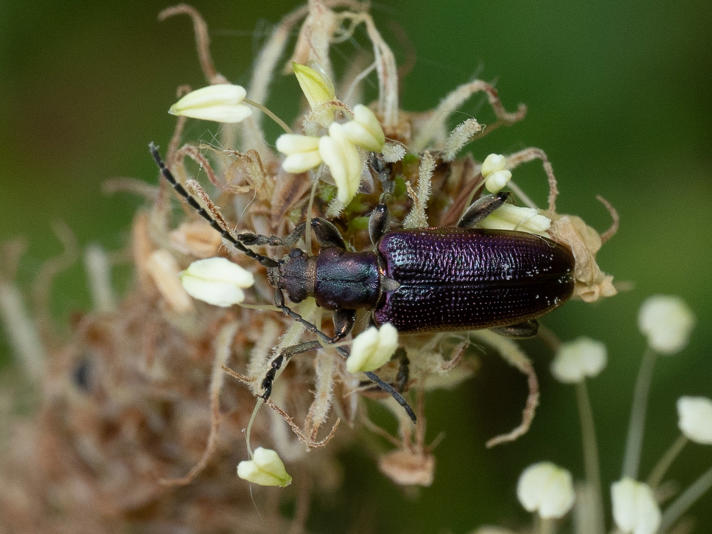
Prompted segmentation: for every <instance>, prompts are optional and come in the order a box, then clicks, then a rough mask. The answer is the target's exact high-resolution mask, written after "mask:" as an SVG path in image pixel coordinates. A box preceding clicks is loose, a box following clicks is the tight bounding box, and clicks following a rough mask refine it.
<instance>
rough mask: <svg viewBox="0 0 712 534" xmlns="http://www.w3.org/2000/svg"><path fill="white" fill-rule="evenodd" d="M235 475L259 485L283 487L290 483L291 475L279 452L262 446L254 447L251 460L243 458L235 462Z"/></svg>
mask: <svg viewBox="0 0 712 534" xmlns="http://www.w3.org/2000/svg"><path fill="white" fill-rule="evenodd" d="M237 476H239V477H240V478H242V479H244V480H247V481H248V482H253V483H255V484H259V485H260V486H279V487H281V488H284V487H285V486H289V485H290V484H291V483H292V477H291V476H290V475H289V473H287V470H286V469H285V467H284V462H282V459H281V458H280V457H279V454H277V453H276V452H275V451H273V450H272V449H265V448H263V447H257V449H255V453H254V454H253V455H252V460H243V461H242V462H240V463H239V464H237Z"/></svg>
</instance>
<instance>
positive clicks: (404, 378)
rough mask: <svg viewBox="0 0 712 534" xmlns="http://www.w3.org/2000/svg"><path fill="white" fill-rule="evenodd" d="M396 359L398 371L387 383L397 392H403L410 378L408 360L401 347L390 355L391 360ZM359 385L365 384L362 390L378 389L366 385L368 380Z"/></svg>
mask: <svg viewBox="0 0 712 534" xmlns="http://www.w3.org/2000/svg"><path fill="white" fill-rule="evenodd" d="M396 359H397V360H398V372H397V373H396V378H395V380H394V381H393V382H392V383H389V385H390V386H391V387H393V389H395V390H396V391H397V392H399V393H403V392H404V391H405V389H406V386H408V380H410V360H409V359H408V354H407V353H406V351H405V349H404V348H403V347H398V349H397V350H396V352H395V354H394V355H393V356H392V357H391V360H396ZM361 385H365V386H366V389H365V390H364V391H377V390H378V389H380V388H377V387H374V386H371V387H368V382H362V383H361Z"/></svg>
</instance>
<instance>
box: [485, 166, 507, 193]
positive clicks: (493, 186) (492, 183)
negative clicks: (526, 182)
mask: <svg viewBox="0 0 712 534" xmlns="http://www.w3.org/2000/svg"><path fill="white" fill-rule="evenodd" d="M511 179H512V172H511V171H508V170H503V171H497V172H493V173H492V174H490V175H489V176H488V177H487V178H486V179H485V188H486V189H487V191H489V192H490V193H496V192H497V191H500V190H502V189H504V188H505V187H506V186H507V184H508V183H509V181H510V180H511Z"/></svg>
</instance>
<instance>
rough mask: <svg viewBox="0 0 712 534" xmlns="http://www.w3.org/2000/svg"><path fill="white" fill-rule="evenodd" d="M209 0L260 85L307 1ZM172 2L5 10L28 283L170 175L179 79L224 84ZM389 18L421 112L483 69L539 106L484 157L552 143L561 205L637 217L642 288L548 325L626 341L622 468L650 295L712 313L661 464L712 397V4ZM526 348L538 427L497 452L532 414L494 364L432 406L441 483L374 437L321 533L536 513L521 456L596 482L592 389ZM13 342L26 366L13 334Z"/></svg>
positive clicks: (632, 245) (630, 226)
mask: <svg viewBox="0 0 712 534" xmlns="http://www.w3.org/2000/svg"><path fill="white" fill-rule="evenodd" d="M195 5H196V7H198V8H199V9H200V10H201V12H202V13H203V15H204V16H205V18H206V20H207V22H208V24H209V27H210V30H211V36H212V42H213V46H212V50H213V54H214V57H215V61H216V64H217V66H218V70H219V71H220V72H222V73H223V74H224V75H226V76H227V77H228V78H229V79H230V80H231V81H234V82H236V83H246V82H247V80H248V76H249V72H250V69H251V66H252V62H253V58H254V56H255V53H256V51H257V50H258V49H259V45H260V43H261V42H262V41H263V40H264V37H265V32H266V30H267V29H268V28H269V24H271V23H273V22H275V21H277V20H278V19H279V17H280V16H281V15H282V14H284V13H285V12H287V11H288V10H289V9H291V8H292V7H293V6H294V5H296V4H295V3H293V2H265V3H262V5H261V6H260V7H259V10H258V8H257V7H256V6H257V3H247V2H241V3H236V2H198V3H196V4H195ZM163 7H166V2H164V1H161V2H156V1H153V0H151V1H145V2H136V1H134V2H106V3H86V2H81V3H80V2H77V1H76V0H71V1H69V2H62V3H58V2H48V1H39V2H29V3H28V2H3V3H1V4H0V20H2V21H3V22H2V24H3V30H2V32H0V65H1V67H2V73H3V82H2V83H1V84H0V97H1V98H0V106H1V108H0V109H2V112H1V113H0V116H2V117H3V120H2V121H0V160H2V162H3V165H2V169H1V170H0V173H2V174H1V176H0V180H1V183H2V201H1V202H2V209H1V210H0V228H1V231H0V239H3V240H5V239H8V238H10V237H14V236H20V235H22V236H25V237H26V238H27V239H28V241H29V243H30V248H29V251H28V253H27V254H26V256H25V258H24V261H23V264H22V272H21V275H20V280H21V282H22V283H24V284H25V285H26V284H28V283H29V281H30V280H31V277H32V275H33V273H35V272H36V271H37V269H38V268H39V266H40V265H41V264H42V262H43V261H44V260H46V259H47V258H48V257H50V256H51V255H54V254H56V253H58V251H59V249H60V246H59V243H58V241H57V239H56V238H55V237H54V236H53V235H52V234H51V230H50V223H51V222H52V221H55V220H58V219H61V220H63V221H65V222H66V223H67V224H68V225H69V226H70V227H71V228H72V229H73V230H74V232H76V235H77V237H78V239H79V241H80V243H81V244H82V245H83V246H84V245H86V244H88V243H92V242H98V243H101V244H102V245H104V246H106V247H108V248H110V249H116V248H119V247H120V246H122V245H123V244H124V243H126V240H127V230H128V227H129V221H130V219H131V214H132V213H133V211H134V210H135V209H136V208H137V207H138V206H139V202H140V201H139V200H137V199H135V198H132V197H131V196H129V195H125V194H116V195H113V196H105V195H103V194H102V193H101V183H102V181H103V180H104V179H106V178H108V177H113V176H135V177H140V178H141V179H144V180H146V181H150V182H154V181H155V180H156V179H157V177H156V170H155V168H154V166H153V164H152V162H151V160H150V158H149V156H148V152H147V150H146V147H147V144H148V141H149V140H152V139H153V140H156V141H157V142H159V143H162V144H164V145H165V144H166V143H167V141H168V138H169V135H170V132H171V130H172V128H173V124H174V120H173V119H172V118H171V117H169V116H168V115H167V114H166V113H165V111H166V109H167V108H168V106H169V104H170V103H171V102H172V101H173V100H174V96H175V89H176V87H177V86H178V85H181V84H191V85H192V86H194V87H198V86H200V85H201V84H203V83H204V81H203V79H202V76H201V73H200V69H199V65H198V61H197V57H196V53H195V48H194V43H193V33H192V26H191V24H190V22H189V20H188V19H187V18H186V17H179V18H175V19H171V20H168V21H166V22H163V23H158V22H157V20H156V14H157V13H158V11H160V10H161V9H162V8H163ZM373 11H374V13H375V15H376V19H377V22H379V24H380V27H381V30H382V31H383V33H384V34H385V35H386V37H387V39H388V40H389V42H390V43H391V45H392V46H393V47H394V49H395V50H396V51H397V54H398V56H399V61H400V62H401V63H403V61H404V60H405V59H406V57H407V56H408V53H411V52H413V53H414V54H415V60H416V62H415V65H414V68H413V70H412V71H411V72H409V73H408V74H407V76H406V77H405V78H404V79H403V83H402V97H403V107H404V108H406V109H413V110H418V109H427V108H430V107H432V106H433V105H434V104H435V103H437V102H438V101H439V99H440V98H442V97H443V96H444V95H445V94H446V93H447V92H448V91H449V90H450V89H451V88H453V87H454V86H456V85H458V84H460V83H462V82H464V81H467V80H468V79H470V78H472V77H473V76H475V75H476V76H478V77H481V78H483V79H485V80H494V81H496V83H497V86H498V88H499V91H500V96H501V97H502V100H503V102H504V104H505V106H507V107H508V108H509V109H513V108H514V107H515V106H516V104H517V103H519V102H524V103H526V104H527V105H528V107H529V114H528V116H527V118H526V119H525V121H524V122H523V123H520V124H517V125H515V126H513V127H511V128H503V129H500V130H498V131H497V132H496V133H494V134H492V135H491V136H489V137H487V138H486V139H485V140H483V141H480V142H478V143H475V144H474V145H471V146H470V147H468V149H470V150H472V152H473V154H474V156H475V157H476V158H478V159H482V158H483V157H484V156H485V155H486V154H488V153H489V152H492V151H496V152H505V153H506V152H511V151H514V150H517V149H520V148H523V147H526V146H537V147H541V148H542V149H544V150H545V151H546V152H547V154H548V156H549V159H550V160H551V161H552V163H553V165H554V170H555V172H556V174H557V177H558V179H559V185H560V189H561V197H560V200H559V207H560V210H561V211H564V212H570V213H576V214H579V215H581V216H582V217H584V218H585V219H586V220H587V221H588V222H589V223H591V224H593V225H594V226H595V227H597V228H599V229H601V230H603V229H605V228H606V227H607V226H608V224H609V220H608V216H607V213H606V211H605V209H604V208H603V207H602V206H601V205H600V204H599V203H598V202H597V201H596V200H595V198H594V196H595V195H596V194H601V195H603V196H604V197H606V198H607V199H608V200H609V201H610V202H611V203H612V204H613V205H614V206H615V207H616V208H617V209H618V211H619V212H620V215H621V230H620V232H619V234H618V235H617V236H616V237H615V238H614V239H613V240H612V241H610V242H609V243H608V244H607V245H606V246H605V247H604V249H603V250H602V252H601V254H600V256H599V261H600V264H601V266H602V267H603V268H604V269H605V270H607V271H608V272H611V273H613V274H614V275H615V276H616V280H618V281H630V282H631V283H632V285H633V289H632V290H631V291H629V292H626V293H623V294H621V295H619V296H618V297H615V298H613V299H609V300H607V301H605V302H602V303H600V304H598V305H593V306H591V305H584V304H583V303H579V302H575V303H570V304H568V305H566V306H565V307H563V308H562V309H560V310H559V311H557V312H556V313H555V314H553V315H552V316H551V317H550V318H547V320H546V324H547V325H548V326H550V327H551V328H553V329H554V330H555V331H556V332H557V333H558V334H559V335H560V336H561V337H562V338H563V339H570V338H573V337H576V336H578V335H582V334H586V335H588V336H591V337H594V338H598V339H601V340H603V341H605V342H606V343H607V345H608V347H609V357H610V364H609V367H608V369H607V370H606V371H605V372H604V374H603V375H602V376H601V377H599V378H598V379H596V380H595V381H594V382H593V383H591V385H590V391H591V395H592V398H593V403H594V410H595V416H596V420H597V424H598V431H599V441H600V443H601V459H602V464H603V479H604V481H607V482H610V481H612V480H614V479H615V478H616V477H618V474H619V473H620V468H621V462H622V452H623V445H624V443H623V441H624V436H625V430H626V425H627V418H628V410H629V407H630V399H631V396H632V385H633V380H634V375H635V372H636V371H637V367H638V363H639V360H640V354H641V353H642V350H643V345H644V342H643V340H642V338H641V336H640V335H639V334H638V332H637V327H636V316H637V309H638V306H639V304H640V302H641V301H642V300H643V298H644V297H645V296H647V295H650V294H653V293H674V294H678V295H681V296H682V297H683V298H685V299H686V300H687V302H689V304H690V305H691V307H692V308H693V309H694V311H695V313H696V314H697V317H698V320H699V326H698V328H697V329H696V330H695V333H694V335H693V340H692V343H691V345H690V347H689V348H688V349H687V350H685V351H684V353H682V354H681V355H679V356H675V357H672V358H669V359H667V358H664V359H661V360H660V361H659V362H658V365H657V369H656V373H655V379H654V383H653V395H652V399H651V404H650V406H649V412H648V425H647V433H646V439H645V450H644V454H643V459H642V460H643V468H642V471H643V472H644V473H646V472H647V470H648V469H650V468H651V467H652V464H653V462H654V461H655V460H656V459H657V458H658V457H659V455H660V454H661V453H662V452H663V450H664V449H665V448H666V447H667V446H668V444H669V443H670V442H672V440H673V439H674V437H675V436H676V434H677V429H676V413H675V404H674V403H675V400H676V399H677V397H679V396H680V395H682V394H688V395H689V394H694V395H706V396H712V357H710V352H712V351H711V350H710V349H711V348H712V333H711V331H710V330H708V329H707V325H708V324H710V323H711V322H712V321H711V319H712V283H710V281H709V279H708V276H709V274H710V264H711V262H710V260H711V258H712V256H711V254H712V253H711V251H710V237H709V230H710V228H711V227H712V224H711V223H712V210H710V208H709V204H708V203H709V202H710V200H712V194H711V193H712V185H711V180H710V179H711V178H712V156H711V155H710V146H712V143H711V141H712V139H711V136H710V130H711V128H710V121H711V119H712V99H710V95H709V85H708V76H709V73H710V72H712V46H711V43H710V34H709V28H710V27H712V10H711V9H710V7H709V4H708V3H706V2H703V1H702V0H698V1H695V0H683V1H681V2H674V3H672V2H644V1H642V0H633V1H626V2H610V1H605V2H588V3H584V2H559V1H553V0H546V1H542V2H536V3H534V2H498V3H496V4H493V3H485V2H481V3H475V2H467V1H463V0H461V1H459V2H438V3H435V2H431V1H426V0H417V1H405V0H398V1H394V2H388V3H376V5H375V6H374V7H373ZM405 36H407V38H406V37H405ZM358 46H359V45H358V44H357V43H356V42H347V43H345V44H344V46H343V51H344V52H343V57H342V58H335V60H337V61H340V60H342V61H343V60H348V58H349V54H350V52H351V51H353V50H354V47H358ZM409 51H410V52H409ZM295 91H296V82H294V81H293V80H291V79H288V78H285V79H282V80H279V81H278V83H277V84H276V90H275V92H274V96H273V98H272V99H271V101H270V102H269V105H270V106H271V107H272V108H273V109H274V110H275V111H276V112H277V113H282V114H284V115H287V116H289V114H290V113H291V112H293V111H294V110H291V109H289V108H288V107H287V106H288V105H289V104H286V103H285V101H286V100H287V99H286V98H280V95H293V94H294V92H295ZM292 98H293V97H292ZM289 102H293V99H292V100H289ZM489 113H490V111H489V109H488V107H487V105H486V103H485V102H484V99H482V98H473V99H472V101H470V102H468V103H467V104H466V105H465V106H464V107H463V108H462V110H461V113H460V114H459V117H457V119H460V120H462V119H464V118H466V117H470V116H473V115H474V116H477V117H478V118H481V119H482V120H484V121H485V122H487V121H488V119H489V118H490V116H489ZM458 122H459V120H458ZM214 130H215V126H214V125H211V124H208V123H203V122H198V121H192V122H190V123H189V125H188V130H187V131H186V137H189V138H193V139H196V138H201V139H203V140H209V139H211V135H212V134H211V132H213V131H214ZM515 179H516V180H517V181H518V183H519V184H520V185H521V186H522V187H524V188H525V189H526V190H527V191H529V192H531V194H532V195H533V196H534V198H536V199H538V200H539V201H540V202H542V203H543V200H544V198H545V179H544V174H543V172H542V171H541V168H540V167H538V166H537V164H535V163H531V164H529V165H528V166H526V167H524V168H521V169H518V170H517V171H516V172H515ZM53 305H54V307H55V309H56V312H57V316H58V317H60V318H62V319H63V320H66V318H67V317H68V316H69V314H70V313H71V311H72V310H76V309H85V308H87V307H88V306H89V298H88V294H87V290H86V287H85V285H84V274H83V271H82V267H81V265H77V266H76V267H75V268H73V269H72V270H71V271H69V272H68V273H66V274H64V275H62V276H61V277H60V278H59V279H58V281H57V284H56V287H55V293H54V295H53ZM525 348H526V349H527V350H528V351H529V352H530V354H531V355H532V356H533V357H534V358H535V359H536V365H537V368H538V371H539V373H540V378H541V382H542V385H541V386H542V398H541V407H540V409H539V412H538V414H537V418H536V420H535V424H534V427H533V429H532V430H531V432H530V433H529V434H528V435H527V436H525V437H524V438H522V439H520V440H519V441H518V442H516V443H515V444H512V445H506V446H502V447H499V448H497V449H495V450H491V451H488V450H485V449H484V442H485V440H486V439H487V438H489V437H491V436H492V435H494V434H496V433H499V432H501V431H503V430H505V429H509V428H510V427H511V426H513V424H515V422H516V421H517V419H518V417H519V410H520V408H521V406H522V403H523V399H524V396H525V389H524V388H525V383H524V379H523V378H522V377H521V376H519V375H517V374H516V373H515V372H514V371H513V370H512V369H510V368H508V367H506V366H505V365H504V364H503V363H502V362H500V361H498V360H496V359H495V358H487V359H486V360H485V361H484V362H483V366H482V369H481V372H480V373H479V375H478V376H477V377H476V379H475V380H474V381H471V382H470V383H469V384H468V385H467V387H463V388H460V389H458V390H457V391H452V392H439V393H437V394H434V395H432V396H431V397H430V398H429V405H428V409H429V412H430V414H431V415H430V428H429V433H430V434H432V436H431V438H434V437H435V436H436V435H437V434H438V433H439V432H445V434H446V437H445V440H444V441H443V442H442V443H441V444H440V446H439V447H438V449H437V453H436V454H437V458H438V466H437V472H436V483H435V485H433V487H431V488H427V489H422V490H419V491H415V492H410V491H406V492H404V491H402V490H401V489H399V488H397V487H394V486H393V484H392V483H391V482H389V481H388V480H387V479H385V477H383V476H382V475H381V474H380V473H379V472H378V471H377V467H376V465H375V462H374V461H373V460H372V459H371V458H370V457H368V456H367V453H366V452H365V451H359V450H354V451H353V453H352V454H350V455H348V456H346V457H344V464H345V468H344V469H345V477H346V481H347V483H346V486H345V487H344V489H343V491H341V492H339V493H338V494H335V495H332V496H329V498H328V499H327V498H324V499H321V503H320V504H318V505H317V506H316V509H315V510H314V512H313V516H312V520H311V522H310V524H311V526H312V527H313V528H314V530H315V531H323V532H326V531H329V528H328V527H327V526H325V525H329V524H332V525H333V524H340V525H344V524H350V523H351V522H352V521H355V520H356V519H357V518H358V519H359V520H361V521H363V520H364V516H365V517H366V518H367V519H368V521H369V522H370V523H372V525H373V528H374V531H382V532H465V531H466V530H468V529H470V528H473V527H475V526H477V525H479V524H482V523H486V522H488V523H495V522H497V523H500V524H501V523H502V522H504V521H515V522H514V523H513V524H512V523H510V524H509V525H508V526H516V525H517V524H521V522H523V521H528V519H527V517H526V515H525V514H524V513H523V512H522V511H521V510H520V509H519V508H518V505H517V502H516V499H515V495H514V487H515V484H516V478H517V476H518V474H519V473H520V472H521V470H522V469H523V468H524V467H525V466H526V465H528V464H529V463H531V462H533V461H538V460H541V459H549V460H553V461H556V462H557V463H559V464H561V465H566V466H569V467H570V468H571V469H572V470H573V471H574V472H575V473H577V474H581V472H582V462H581V459H580V452H579V451H580V444H579V430H578V423H577V418H576V411H575V405H574V402H573V399H574V391H573V389H571V388H567V387H563V386H561V385H558V384H555V383H554V382H553V381H552V379H551V378H550V377H549V375H548V363H549V359H550V355H549V354H547V352H546V351H545V350H544V347H542V345H541V344H540V343H539V342H536V341H533V342H526V343H525ZM0 350H2V352H3V353H4V354H5V355H6V356H5V359H7V358H8V356H7V354H8V353H9V349H8V347H7V345H6V343H5V341H4V340H2V342H0ZM710 463H712V454H711V453H710V449H709V447H707V448H704V447H700V446H694V445H693V446H688V448H687V449H686V450H685V451H684V453H683V455H682V456H681V458H679V459H678V461H677V462H676V464H675V466H674V467H673V473H675V474H676V475H677V476H678V479H679V481H680V482H681V484H683V485H687V484H688V483H689V482H690V481H692V479H693V478H694V477H696V475H697V474H698V473H699V472H700V471H701V470H702V469H703V468H705V467H706V466H709V465H710ZM226 468H227V469H232V468H233V467H232V466H226ZM704 500H705V501H706V505H705V504H704V503H702V502H701V503H699V504H698V505H697V506H696V507H695V508H694V509H693V511H692V512H693V514H694V515H695V516H696V517H697V518H698V520H699V523H698V525H704V524H709V523H710V522H711V521H712V506H709V505H710V503H712V496H711V495H707V496H706V498H705V499H704ZM373 503H377V505H376V506H374V504H373ZM508 518H509V519H508ZM702 528H703V529H704V527H702ZM331 531H333V530H331Z"/></svg>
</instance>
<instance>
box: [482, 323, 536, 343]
mask: <svg viewBox="0 0 712 534" xmlns="http://www.w3.org/2000/svg"><path fill="white" fill-rule="evenodd" d="M538 330H539V322H538V321H536V320H534V319H530V320H529V321H524V322H522V323H517V324H512V325H509V326H501V327H499V328H492V331H494V332H496V333H497V334H499V335H500V336H505V337H514V338H525V337H534V336H535V335H536V333H537V331H538Z"/></svg>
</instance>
